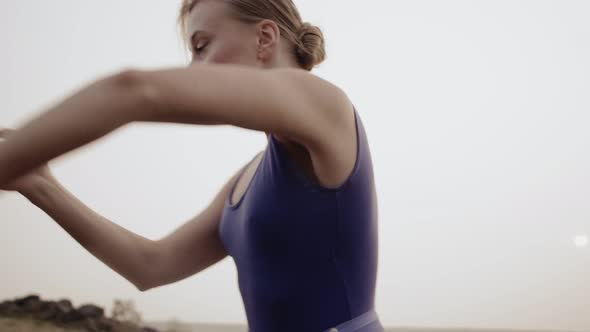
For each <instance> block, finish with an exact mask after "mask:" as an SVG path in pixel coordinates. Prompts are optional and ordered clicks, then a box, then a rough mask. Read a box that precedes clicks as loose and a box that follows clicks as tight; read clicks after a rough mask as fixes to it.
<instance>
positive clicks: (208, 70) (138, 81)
mask: <svg viewBox="0 0 590 332" xmlns="http://www.w3.org/2000/svg"><path fill="white" fill-rule="evenodd" d="M179 23H180V25H181V27H182V31H183V35H184V37H185V38H186V40H187V42H188V44H189V45H190V48H191V50H192V54H193V61H192V63H191V65H190V66H188V67H186V68H173V69H165V70H154V71H143V70H136V69H129V70H125V71H123V72H121V73H117V74H116V75H111V76H107V77H104V78H102V79H100V80H97V81H95V82H93V83H92V84H89V85H88V86H86V87H85V88H83V89H81V90H80V91H77V92H76V93H74V94H72V95H71V96H69V97H68V98H66V99H65V100H64V101H62V102H61V103H59V104H58V105H56V106H54V107H53V108H51V109H49V110H48V111H47V112H45V113H43V114H41V115H40V116H39V117H37V118H35V119H33V120H32V121H30V122H28V123H27V124H25V125H24V126H23V127H22V128H20V129H19V130H14V131H13V130H4V131H3V132H2V134H1V135H2V137H3V138H4V140H3V142H2V143H1V144H0V188H1V189H3V190H16V191H19V192H21V193H22V194H23V195H25V197H27V198H28V199H29V200H31V202H33V203H34V204H36V205H37V206H39V207H40V208H42V209H43V210H44V211H46V212H47V213H48V214H49V215H50V216H51V217H52V218H53V219H54V220H56V221H57V222H58V223H59V224H60V226H62V227H63V228H64V229H65V230H66V231H67V232H68V233H69V234H70V235H72V236H73V237H74V238H75V239H76V241H78V242H79V243H81V244H82V245H83V246H84V247H85V248H86V249H88V250H89V251H90V252H91V253H92V254H93V255H95V256H96V257H97V258H99V259H100V260H102V261H103V262H104V263H105V264H107V265H108V266H110V267H111V268H112V269H113V270H115V271H116V272H117V273H120V274H121V275H122V276H123V277H125V278H127V280H129V281H130V282H132V283H133V284H134V285H135V286H136V287H137V288H138V289H139V290H141V291H145V290H147V289H149V288H153V287H157V286H161V285H165V284H169V283H172V282H175V281H178V280H181V279H184V278H186V277H188V276H191V275H194V274H196V273H198V272H200V271H202V270H204V269H206V268H207V267H209V266H211V265H213V264H215V263H217V262H219V261H220V260H221V259H223V258H224V257H226V256H228V255H229V256H232V258H233V259H234V261H235V263H236V267H237V271H238V276H239V288H240V292H241V295H242V298H243V302H244V306H245V310H246V315H247V319H248V326H249V329H250V331H253V332H277V331H297V332H302V331H305V332H308V331H309V332H320V331H358V332H361V331H362V332H373V331H383V327H382V326H381V323H380V321H379V318H378V316H377V314H376V312H375V309H374V298H375V284H376V273H377V200H376V194H375V185H374V179H373V169H372V163H371V155H370V151H369V146H368V141H367V136H366V134H365V131H364V127H363V125H362V122H361V121H360V118H359V116H358V114H357V112H356V110H355V108H354V107H353V105H352V103H351V102H350V100H349V99H348V97H347V95H346V94H345V93H344V92H343V91H342V90H341V89H339V88H338V87H336V86H335V85H333V84H331V83H329V82H328V81H326V80H324V79H321V78H319V77H317V76H315V75H312V74H311V73H310V71H311V70H312V68H313V67H314V66H315V65H317V64H318V63H320V62H321V61H323V59H324V57H325V53H324V41H323V36H322V33H321V31H320V30H319V29H318V28H317V27H315V26H313V25H311V24H309V23H303V22H302V21H301V18H300V16H299V13H298V11H297V9H296V7H295V5H294V4H293V3H292V2H291V1H290V0H200V1H190V0H185V1H183V3H182V6H181V11H180V16H179ZM187 32H188V33H187ZM132 121H154V122H175V123H191V124H199V125H221V124H229V125H234V126H239V127H242V128H247V129H252V130H257V131H260V132H264V133H265V134H266V137H267V140H268V144H267V147H266V149H265V150H264V151H262V152H261V153H259V154H257V155H256V156H254V157H253V158H252V160H251V161H250V162H249V163H247V164H246V165H244V166H243V167H242V168H241V169H240V170H239V171H238V172H237V173H236V174H233V175H232V176H231V177H230V178H229V180H228V181H227V182H226V183H225V185H224V186H223V188H221V190H220V191H219V193H218V194H217V195H216V196H215V197H214V199H213V200H212V201H211V203H210V205H209V206H208V207H207V208H206V209H204V210H203V211H202V212H201V213H199V214H198V215H196V216H195V217H194V218H192V219H191V220H189V221H188V222H186V223H185V224H184V225H182V226H181V227H179V228H178V229H177V230H175V231H174V232H172V233H171V234H169V235H168V236H166V237H164V238H162V239H159V240H157V241H152V240H149V239H146V238H144V237H141V236H139V235H137V234H134V233H132V232H130V231H128V230H126V229H123V228H121V227H119V226H117V225H116V224H114V223H112V222H110V221H108V220H106V219H105V218H103V217H101V216H100V215H98V214H97V213H95V212H94V211H92V210H90V209H89V208H88V207H86V206H84V205H83V203H82V202H80V201H79V200H77V199H76V198H75V197H74V196H73V195H72V194H71V193H69V192H67V190H65V188H63V187H62V186H61V185H60V184H59V183H58V182H57V180H56V179H55V178H54V177H53V176H52V175H51V172H50V171H49V169H48V168H47V164H46V163H47V162H48V161H49V160H51V159H53V158H55V157H58V156H60V155H62V154H64V153H66V152H68V151H71V150H73V149H75V148H78V147H80V146H82V145H84V144H87V143H89V142H92V141H94V140H96V139H98V138H100V137H102V136H104V135H106V134H108V133H109V132H111V131H113V130H115V129H117V128H119V127H122V126H124V125H126V124H128V123H130V122H132Z"/></svg>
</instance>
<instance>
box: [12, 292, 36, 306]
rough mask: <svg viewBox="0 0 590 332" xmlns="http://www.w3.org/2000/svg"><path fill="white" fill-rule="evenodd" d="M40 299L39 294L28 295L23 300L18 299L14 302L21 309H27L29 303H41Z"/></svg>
mask: <svg viewBox="0 0 590 332" xmlns="http://www.w3.org/2000/svg"><path fill="white" fill-rule="evenodd" d="M39 300H40V298H39V295H37V294H32V295H28V296H25V297H23V298H20V299H19V298H17V299H16V300H14V301H13V302H14V303H15V304H16V305H17V306H19V307H25V306H26V305H27V303H29V302H39Z"/></svg>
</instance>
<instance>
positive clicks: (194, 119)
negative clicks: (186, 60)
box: [140, 64, 350, 149]
mask: <svg viewBox="0 0 590 332" xmlns="http://www.w3.org/2000/svg"><path fill="white" fill-rule="evenodd" d="M140 75H141V76H142V81H143V82H144V86H145V87H146V91H149V94H148V95H149V96H151V97H150V98H149V105H150V107H147V108H146V110H148V111H146V112H145V113H144V116H143V118H142V119H141V120H145V121H160V122H179V123H191V124H209V125H224V124H227V125H233V126H239V127H242V128H247V129H252V130H257V131H264V132H267V133H274V134H277V135H280V136H284V137H287V138H289V139H291V140H293V141H296V142H298V143H300V144H302V145H303V146H306V147H308V148H310V149H314V148H316V147H320V146H322V145H325V144H327V143H328V142H327V141H328V140H329V139H330V138H331V137H334V134H333V133H334V132H335V131H341V130H340V129H339V128H342V125H343V124H344V123H345V122H346V120H345V119H347V117H348V116H349V114H350V113H349V112H346V111H343V110H348V109H349V107H350V101H349V100H348V97H347V96H346V94H345V93H344V92H343V91H342V90H341V89H340V88H338V87H337V86H335V85H333V84H332V83H330V82H328V81H326V80H324V79H322V78H320V77H318V76H315V75H313V74H311V73H310V72H308V71H305V70H299V69H293V68H277V69H256V68H250V67H247V66H239V65H232V64H194V65H192V66H189V67H186V68H175V69H167V70H157V71H143V72H141V74H140ZM333 129H336V130H333Z"/></svg>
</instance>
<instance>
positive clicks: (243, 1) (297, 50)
mask: <svg viewBox="0 0 590 332" xmlns="http://www.w3.org/2000/svg"><path fill="white" fill-rule="evenodd" d="M198 1H199V0H182V5H181V7H180V13H179V15H178V24H179V25H180V30H181V33H182V36H183V41H184V42H185V46H186V42H187V38H186V34H187V31H186V29H187V26H186V24H187V17H188V15H189V14H190V12H191V11H192V9H193V8H194V7H195V5H196V4H197V2H198ZM219 1H223V2H225V3H226V4H228V5H230V8H231V9H232V11H231V15H232V17H233V18H235V19H237V20H239V21H242V22H245V23H257V22H260V21H262V20H263V19H269V20H272V21H274V22H275V23H277V25H278V26H279V29H280V31H281V36H283V37H285V38H286V39H287V40H288V41H289V42H291V44H292V45H293V54H294V55H295V58H296V60H297V63H298V64H299V66H300V67H301V68H303V69H305V70H308V71H311V69H312V68H313V67H314V66H316V65H318V64H320V63H321V62H323V61H324V59H325V58H326V50H325V43H324V36H323V34H322V31H321V30H320V28H318V27H317V26H315V25H312V24H310V23H308V22H303V21H302V20H301V16H300V15H299V11H298V10H297V8H296V7H295V4H294V3H293V1H292V0H219Z"/></svg>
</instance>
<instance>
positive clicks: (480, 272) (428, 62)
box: [0, 0, 590, 331]
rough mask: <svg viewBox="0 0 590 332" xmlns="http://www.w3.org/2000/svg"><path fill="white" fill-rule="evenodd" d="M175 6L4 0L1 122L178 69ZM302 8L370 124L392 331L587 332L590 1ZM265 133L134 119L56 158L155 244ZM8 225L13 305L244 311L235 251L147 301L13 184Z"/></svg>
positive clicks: (84, 188) (198, 315) (6, 268)
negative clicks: (35, 298)
mask: <svg viewBox="0 0 590 332" xmlns="http://www.w3.org/2000/svg"><path fill="white" fill-rule="evenodd" d="M178 2H179V1H163V0H160V1H140V0H127V1H116V0H105V1H99V2H90V1H76V0H59V1H35V2H31V1H8V0H2V1H0V4H1V9H0V40H1V43H2V52H0V73H2V79H1V80H0V126H7V127H19V126H21V125H23V124H24V123H25V122H26V121H27V120H28V119H31V118H32V117H34V116H36V115H38V114H39V113H40V112H43V111H44V110H46V109H47V107H48V106H49V105H52V104H53V103H55V102H58V101H60V100H61V99H62V98H64V97H65V96H67V95H69V94H71V93H72V92H73V91H74V89H77V88H79V87H82V86H84V85H86V84H88V83H90V82H91V81H93V80H95V79H97V78H99V77H102V76H104V75H107V74H109V73H114V72H116V71H119V70H121V69H125V68H129V67H134V68H140V69H156V68H161V67H169V66H184V65H185V63H186V61H187V60H188V58H187V57H186V55H185V54H184V53H183V51H182V48H181V43H180V38H179V35H178V33H177V29H176V25H175V19H176V11H177V9H178V6H179V3H178ZM295 2H296V4H297V5H298V6H299V9H300V12H301V15H302V16H303V18H304V20H305V21H309V22H311V23H313V24H315V25H318V26H319V27H320V28H321V29H322V30H323V32H324V34H325V38H326V43H327V56H328V57H327V60H326V62H325V63H323V64H322V65H321V66H320V67H318V68H317V69H315V70H314V73H315V74H316V75H318V76H321V77H323V78H325V79H327V80H329V81H331V82H333V83H335V84H337V85H338V86H340V87H342V88H343V89H344V90H345V91H346V92H347V93H348V94H349V96H350V98H351V99H352V101H353V103H354V104H355V106H356V107H357V110H358V112H359V114H360V116H361V119H362V121H363V123H364V125H365V128H366V130H367V134H368V138H369V144H370V147H371V153H372V156H373V163H374V171H375V177H376V182H377V194H378V199H379V201H378V204H379V218H380V219H379V254H380V256H379V274H378V288H377V300H376V306H377V312H378V313H379V315H380V317H381V320H382V322H383V323H384V325H386V326H425V327H426V326H428V327H480V328H523V329H525V328H526V329H534V330H542V329H554V330H571V331H588V330H590V284H589V283H588V277H589V275H590V247H589V246H588V244H587V243H588V235H590V226H589V225H590V204H589V200H590V176H589V172H588V170H589V169H590V153H589V148H590V130H589V129H590V112H589V110H590V93H589V91H590V64H589V61H588V59H590V20H588V17H589V16H590V3H589V2H587V1H581V0H580V1H564V0H559V1H557V0H555V1H546V0H543V1H540V0H535V1H533V0H529V1H515V0H510V1H498V0H493V1H492V0H489V1H435V0H433V1H418V0H411V1H410V0H407V1H392V0H387V1H383V0H364V1H362V2H361V1H348V0H338V1H336V0H322V1H317V0H315V1H314V0H305V1H302V0H300V1H297V0H296V1H295ZM212 142H214V143H215V145H212ZM265 143H266V137H265V136H264V134H263V133H259V132H255V131H250V130H245V129H241V128H236V127H230V126H216V127H208V126H194V125H181V124H157V123H150V124H148V123H132V124H130V125H128V126H125V127H123V128H120V129H119V130H117V131H115V132H113V133H111V134H109V135H107V136H106V137H104V138H102V139H100V140H98V141H96V142H93V143H91V144H89V145H87V146H84V147H82V148H80V149H77V150H75V151H73V152H71V153H68V154H66V155H63V156H61V157H59V158H57V159H54V160H53V161H52V162H51V163H50V166H51V169H52V170H53V172H54V174H55V175H56V177H57V178H58V179H59V180H60V181H61V182H62V184H63V185H64V186H65V187H66V188H67V189H68V190H70V191H71V192H72V193H74V194H75V195H76V196H77V197H78V198H80V199H81V200H82V201H83V202H84V203H86V204H87V205H88V206H90V207H91V208H93V209H94V210H96V211H97V212H98V213H100V214H102V215H103V216H105V217H107V218H109V219H110V220H112V221H113V222H115V223H117V224H119V225H121V226H123V227H125V228H127V229H129V230H131V231H133V232H136V233H138V234H141V235H142V236H145V237H147V238H151V239H158V238H160V237H162V236H165V235H166V234H168V233H169V232H171V231H172V230H173V229H175V228H176V227H178V226H180V225H181V224H182V223H184V222H185V221H186V220H188V219H189V218H191V217H193V216H194V215H195V214H197V213H198V212H200V211H201V209H202V208H204V207H205V206H206V204H208V203H209V200H210V198H211V197H212V195H213V194H214V193H216V192H217V191H218V190H219V188H220V187H221V185H222V184H223V183H224V182H225V181H226V180H227V178H228V176H230V175H231V174H233V172H235V171H236V170H237V169H238V168H239V167H241V166H242V165H243V164H244V163H245V162H247V161H249V160H250V159H251V158H252V157H253V156H254V154H256V153H257V152H258V151H260V150H262V149H263V148H264V147H265ZM217 151H223V153H221V154H219V153H217ZM0 223H1V226H2V230H1V231H0V265H1V273H0V278H1V282H0V300H3V299H6V298H12V297H17V296H23V295H26V294H29V293H31V292H35V293H39V294H40V295H41V296H42V297H43V298H46V299H59V298H61V297H68V298H71V299H72V300H73V302H74V304H75V305H80V304H82V303H84V302H92V303H96V304H99V305H102V306H104V307H106V308H107V309H108V310H110V307H111V304H112V301H113V298H115V297H117V298H125V299H133V300H134V301H135V302H136V306H137V307H138V309H139V310H140V311H141V312H142V313H143V316H144V318H145V319H147V320H166V319H170V318H176V319H181V320H186V321H194V322H238V323H245V319H246V318H245V312H244V309H243V305H242V302H241V298H240V295H239V290H238V285H237V279H236V270H235V266H234V264H233V261H232V260H231V258H230V257H228V258H226V259H224V260H223V261H221V262H220V263H218V264H217V265H214V266H212V267H211V268H209V269H207V270H206V271H204V272H202V273H200V274H198V275H194V276H192V277H189V278H187V279H185V280H182V281H180V282H177V283H174V284H170V285H166V286H162V287H158V288H155V289H151V290H149V291H147V292H144V293H141V292H139V291H137V290H136V289H135V288H134V287H133V286H132V285H131V284H130V283H129V282H128V281H127V280H125V279H124V278H122V277H121V276H119V275H118V274H116V273H115V272H113V271H112V270H110V269H109V268H108V267H107V266H106V265H104V264H103V263H102V262H101V261H99V260H98V259H96V258H95V257H94V256H92V255H91V254H90V253H89V252H87V251H85V249H83V247H81V246H80V245H79V244H78V243H77V242H76V241H74V240H73V238H71V237H70V236H69V235H68V234H67V233H66V232H65V231H63V230H62V229H61V228H60V227H59V226H58V225H57V224H56V223H55V222H54V221H53V220H52V219H50V218H49V217H48V216H47V215H46V214H45V213H44V212H43V211H42V210H40V209H38V208H37V207H35V206H34V205H32V204H31V203H30V202H29V201H28V200H26V199H25V198H24V197H22V196H20V195H19V194H17V193H3V194H2V195H0Z"/></svg>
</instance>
